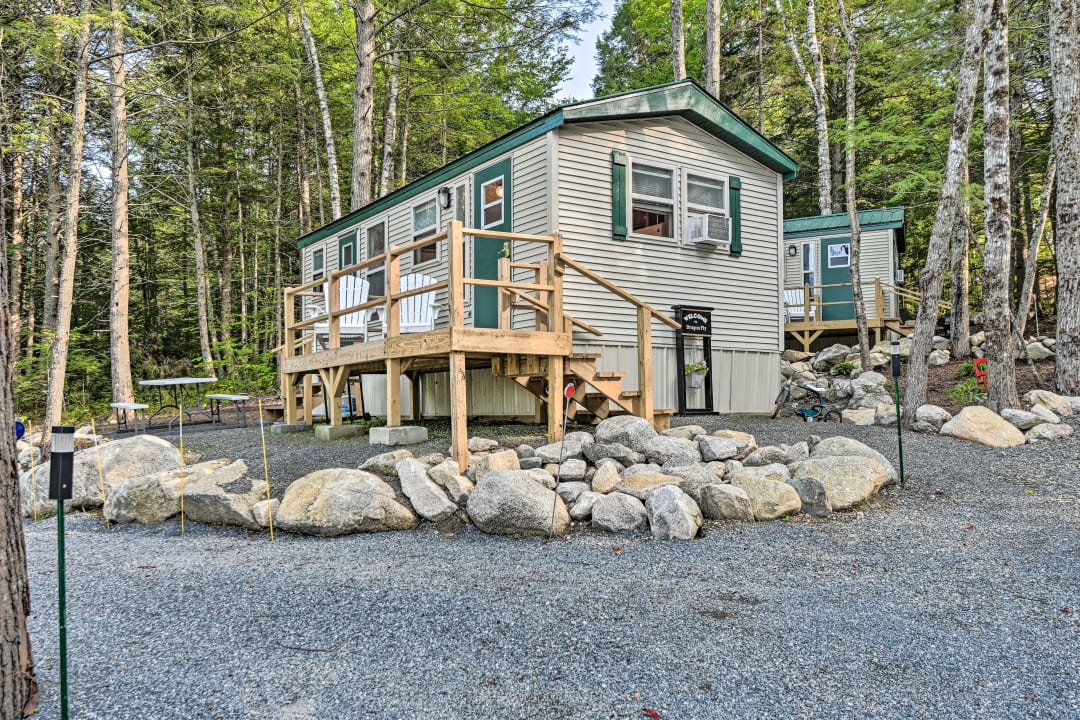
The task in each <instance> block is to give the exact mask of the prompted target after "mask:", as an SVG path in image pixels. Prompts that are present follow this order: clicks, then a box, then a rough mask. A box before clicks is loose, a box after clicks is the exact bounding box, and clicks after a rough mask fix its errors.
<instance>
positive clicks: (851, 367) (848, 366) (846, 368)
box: [829, 360, 859, 377]
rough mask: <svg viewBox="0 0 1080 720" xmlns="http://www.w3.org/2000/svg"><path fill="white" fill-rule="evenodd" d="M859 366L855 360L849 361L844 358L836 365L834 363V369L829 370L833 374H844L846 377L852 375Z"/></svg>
mask: <svg viewBox="0 0 1080 720" xmlns="http://www.w3.org/2000/svg"><path fill="white" fill-rule="evenodd" d="M858 367H859V366H858V365H856V364H855V363H853V362H848V361H847V360H842V361H841V362H838V363H836V364H835V365H833V366H832V369H831V370H830V371H829V373H830V374H831V375H843V376H845V377H846V376H848V375H850V374H851V373H852V372H854V371H855V370H856V369H857V368H858Z"/></svg>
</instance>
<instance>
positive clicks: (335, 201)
mask: <svg viewBox="0 0 1080 720" xmlns="http://www.w3.org/2000/svg"><path fill="white" fill-rule="evenodd" d="M297 9H298V10H299V15H300V36H301V38H302V39H303V41H304V51H305V52H306V53H307V56H308V62H310V63H311V69H312V72H313V73H314V75H315V94H316V96H317V97H318V100H319V115H320V116H321V117H322V129H323V138H324V140H325V141H326V176H327V179H328V181H329V183H330V213H331V214H332V215H333V218H332V219H334V220H337V219H338V218H339V217H341V180H340V179H338V161H337V146H336V145H335V144H334V128H333V126H332V125H331V123H330V102H329V100H328V99H327V95H326V86H325V85H324V84H323V76H322V67H321V66H320V65H319V53H318V51H317V49H316V48H315V37H314V36H313V35H312V34H311V23H309V22H308V17H307V13H306V12H304V3H303V1H302V0H301V2H298V3H297Z"/></svg>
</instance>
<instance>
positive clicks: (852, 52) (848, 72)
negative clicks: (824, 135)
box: [837, 0, 882, 368]
mask: <svg viewBox="0 0 1080 720" xmlns="http://www.w3.org/2000/svg"><path fill="white" fill-rule="evenodd" d="M837 10H838V11H839V13H840V25H841V27H842V28H843V31H844V43H845V44H846V45H847V61H846V62H845V65H844V69H845V72H844V89H845V95H846V100H845V118H844V176H845V177H844V179H845V182H844V194H845V200H846V202H847V214H848V223H849V224H850V225H851V248H850V256H849V262H850V264H851V265H850V268H849V269H850V271H851V299H852V302H853V304H854V305H855V328H856V330H857V332H858V335H859V359H860V361H861V363H862V367H864V368H868V367H870V333H869V331H868V330H867V327H866V302H865V300H864V299H863V287H862V268H861V265H860V262H861V258H862V250H861V249H862V230H861V228H860V227H859V208H858V201H857V197H856V191H857V189H858V188H857V186H856V183H855V70H856V68H857V67H858V64H859V44H858V40H857V39H856V37H855V29H854V27H852V24H851V19H850V18H849V17H848V14H847V8H846V7H845V6H844V0H837ZM877 311H878V313H879V314H880V313H881V312H882V308H878V309H877Z"/></svg>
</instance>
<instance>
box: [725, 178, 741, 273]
mask: <svg viewBox="0 0 1080 720" xmlns="http://www.w3.org/2000/svg"><path fill="white" fill-rule="evenodd" d="M728 213H730V214H731V256H732V257H739V256H741V255H742V178H738V177H735V176H734V175H732V176H731V177H729V178H728Z"/></svg>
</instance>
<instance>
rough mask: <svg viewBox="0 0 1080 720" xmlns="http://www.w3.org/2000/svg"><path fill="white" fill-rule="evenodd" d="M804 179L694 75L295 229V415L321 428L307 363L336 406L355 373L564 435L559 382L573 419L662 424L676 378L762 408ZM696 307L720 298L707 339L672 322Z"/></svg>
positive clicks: (536, 130)
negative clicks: (695, 366)
mask: <svg viewBox="0 0 1080 720" xmlns="http://www.w3.org/2000/svg"><path fill="white" fill-rule="evenodd" d="M794 174H795V163H794V161H793V160H792V159H791V158H789V157H788V156H787V155H785V154H784V153H783V152H782V151H780V150H779V149H778V148H777V147H776V146H774V145H773V144H772V143H770V142H769V141H768V140H767V139H765V138H764V137H763V136H762V135H760V134H759V133H757V132H756V131H755V130H754V129H753V128H752V127H750V126H749V125H748V124H746V123H745V122H743V121H742V120H741V119H740V118H738V117H737V116H736V115H735V114H734V113H732V112H731V111H730V110H729V109H728V108H727V107H725V106H724V105H723V104H721V103H720V102H718V101H717V100H716V99H714V98H713V97H711V96H710V95H709V94H708V93H707V92H705V91H704V90H703V89H702V88H701V87H700V86H699V85H697V84H696V83H695V82H694V81H692V80H684V81H680V82H675V83H669V84H665V85H660V86H656V87H650V88H645V89H642V90H635V91H630V92H625V93H621V94H617V95H612V96H609V97H604V98H599V99H594V100H588V101H584V102H578V103H573V104H569V105H565V106H562V107H559V108H556V109H555V110H552V111H551V112H548V113H547V114H545V115H543V116H542V117H539V118H537V119H536V120H534V121H532V122H530V123H528V124H526V125H524V126H522V127H520V128H518V129H516V130H514V131H513V132H510V133H508V134H506V135H504V136H502V137H500V138H498V139H496V140H494V141H492V142H490V143H488V144H486V145H484V146H482V147H480V148H478V149H476V150H474V151H473V152H471V153H469V154H467V155H464V156H463V157H461V158H458V159H457V160H455V161H453V162H451V163H449V164H448V165H446V166H444V167H442V168H440V169H438V170H435V171H434V172H432V173H430V174H428V175H426V176H424V177H422V178H420V179H418V180H416V181H414V182H412V183H410V184H408V185H405V186H403V187H401V188H399V189H397V190H395V191H393V192H391V193H389V194H387V195H386V196H384V197H381V198H379V199H377V200H375V201H374V202H372V203H370V204H369V205H367V206H365V207H362V208H360V209H358V210H356V211H354V212H352V213H350V214H348V215H346V216H344V217H342V218H340V219H338V220H336V221H334V222H332V223H330V224H328V225H326V226H324V227H322V228H319V229H318V230H315V231H313V232H311V233H310V234H308V235H306V236H304V237H302V238H300V239H299V242H298V245H299V251H300V253H301V261H302V264H301V269H302V278H301V279H302V280H303V283H302V284H301V285H299V286H297V287H295V288H288V289H287V290H286V291H285V303H286V307H285V322H286V328H285V330H286V336H287V338H288V340H287V343H286V346H285V348H287V349H285V350H283V356H282V358H281V372H282V386H283V397H284V398H285V404H286V408H285V412H286V418H287V420H289V418H292V419H293V420H297V419H298V418H299V417H300V415H301V414H303V416H304V418H305V419H306V420H307V421H308V422H309V423H310V421H311V413H312V412H313V405H315V404H318V398H317V397H315V396H314V395H313V393H314V392H315V391H313V390H312V388H311V385H312V383H313V377H315V376H318V379H317V380H314V384H321V385H323V386H325V387H328V388H329V391H330V395H331V397H333V398H335V402H331V403H327V406H328V410H329V414H330V420H331V423H336V422H340V415H341V413H340V408H338V407H337V405H338V403H337V402H336V398H338V397H339V396H340V392H341V391H342V390H343V389H346V390H347V389H348V388H349V387H350V386H351V385H352V384H357V385H358V387H357V388H356V389H357V391H358V392H357V393H356V394H358V395H359V394H361V393H360V392H359V391H360V389H361V388H362V396H363V402H364V409H365V410H366V411H368V412H371V413H372V414H377V415H378V414H385V415H386V416H387V417H388V419H389V420H388V422H389V424H390V425H395V424H397V423H398V422H399V421H400V414H401V406H402V405H404V407H406V408H408V409H409V412H410V414H411V416H412V417H413V418H417V417H421V416H428V417H431V416H446V415H450V416H451V418H452V420H454V421H455V422H456V421H457V418H458V416H459V415H460V414H461V413H462V412H467V414H468V415H469V416H471V417H478V416H480V417H515V418H525V419H532V420H542V419H543V418H544V417H546V419H547V422H548V426H549V427H548V431H549V436H550V437H555V436H556V435H558V434H559V430H558V428H557V427H556V425H557V424H558V420H559V419H561V417H562V415H563V410H564V407H563V405H564V399H563V398H562V397H561V396H560V395H559V393H560V391H562V390H563V388H564V386H565V384H566V383H567V382H569V384H571V385H574V387H575V388H576V390H577V394H576V395H575V396H574V399H573V400H572V401H570V402H567V403H565V404H566V405H568V406H569V408H570V409H569V411H568V414H569V415H570V416H571V418H572V419H574V420H577V421H579V422H587V421H596V420H597V419H600V418H603V417H608V416H610V415H613V414H617V413H624V412H629V413H633V414H636V415H640V416H642V417H646V418H649V419H650V420H653V421H654V423H656V424H657V425H658V426H661V425H663V423H664V422H665V420H666V416H670V414H671V412H672V410H671V409H672V408H675V407H676V405H677V404H678V401H679V396H680V393H686V394H687V395H686V397H685V398H684V399H685V400H686V404H687V405H688V406H691V405H692V406H701V405H705V406H709V407H711V408H712V409H714V410H715V411H717V412H724V413H736V412H750V413H754V412H765V411H767V410H769V409H770V408H771V406H772V401H773V398H774V396H775V391H776V378H777V377H778V368H779V354H780V351H781V350H782V347H783V333H784V325H783V321H782V318H783V294H782V289H783V288H782V278H781V273H780V268H781V257H782V253H783V243H784V231H783V190H784V181H785V180H786V179H790V178H792V177H794ZM347 288H349V289H347ZM358 288H359V289H358ZM417 299H421V301H420V302H417ZM410 303H412V307H410ZM346 304H347V305H348V307H346ZM417 305H420V306H422V307H423V308H427V309H428V310H427V313H428V315H427V317H426V318H419V321H418V318H417V316H416V313H417V312H418V311H417V308H416V306H417ZM676 306H678V307H680V308H682V309H683V310H675V309H674V308H675V307H676ZM687 308H695V309H701V308H711V327H710V328H708V329H710V330H711V336H709V337H708V338H707V339H708V342H707V343H706V342H705V341H704V339H703V338H702V336H701V332H702V328H701V327H691V328H689V330H690V331H693V332H685V333H683V332H682V331H683V330H687V328H686V327H684V325H685V322H684V323H680V322H676V319H675V318H676V317H678V316H680V315H681V314H684V311H685V309H687ZM690 314H692V315H694V316H695V317H697V318H698V319H700V317H699V316H700V315H701V313H700V312H697V311H696V310H695V313H690ZM706 314H707V313H706ZM361 315H362V316H361ZM684 320H685V318H684ZM357 323H359V324H360V325H362V326H363V328H362V330H357V331H356V332H355V334H354V335H352V336H349V335H348V334H347V333H345V332H343V330H342V328H343V327H344V326H346V325H356V324H357ZM403 323H405V324H407V325H408V327H409V329H408V330H405V325H404V324H403ZM677 331H679V332H677ZM680 335H681V338H680ZM349 339H352V343H351V344H350V343H349V342H348V340H349ZM706 348H708V354H709V357H707V358H706V357H705V356H704V353H705V352H706ZM680 356H681V357H682V358H683V360H682V363H683V364H685V363H688V362H690V361H692V360H704V361H705V362H706V364H707V365H708V366H709V369H710V371H709V373H708V376H707V377H708V382H706V383H705V384H704V386H703V387H702V388H700V389H695V388H681V387H680V386H681V385H682V381H683V378H684V373H683V367H682V364H680V362H679V360H678V358H679V357H680ZM301 384H303V385H304V387H303V389H301V388H300V386H301ZM466 387H467V395H462V393H464V392H465V390H464V388H466ZM706 395H707V397H706ZM549 405H552V406H554V407H557V408H558V409H557V411H554V412H547V407H548V406H549ZM349 409H350V408H349V407H346V411H348V410H349ZM455 437H456V435H455ZM455 442H456V441H455Z"/></svg>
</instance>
